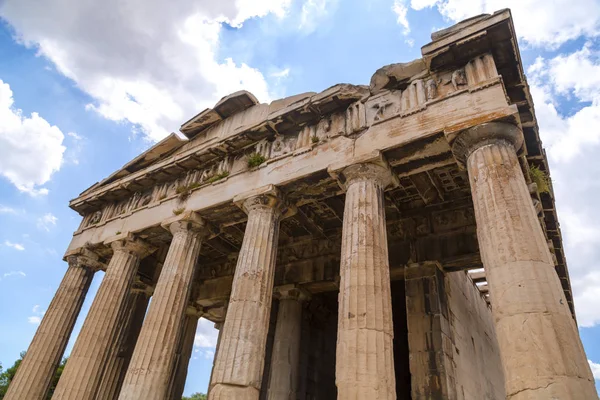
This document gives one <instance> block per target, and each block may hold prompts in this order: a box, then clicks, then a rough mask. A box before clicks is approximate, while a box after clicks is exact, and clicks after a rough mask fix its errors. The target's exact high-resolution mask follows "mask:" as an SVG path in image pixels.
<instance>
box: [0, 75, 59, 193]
mask: <svg viewBox="0 0 600 400" xmlns="http://www.w3.org/2000/svg"><path fill="white" fill-rule="evenodd" d="M63 139H64V135H63V134H62V132H61V131H60V129H58V128H57V127H56V126H51V125H50V124H49V123H48V122H47V121H46V120H45V119H44V118H42V117H40V116H39V115H38V113H35V112H34V113H32V114H31V116H30V117H26V116H23V114H22V112H21V110H19V109H17V108H14V107H13V93H12V90H11V89H10V86H9V85H8V84H7V83H4V82H3V81H2V80H0V174H1V175H3V176H4V177H5V178H7V179H8V180H9V181H10V182H11V183H12V184H14V185H15V186H16V187H17V188H18V189H19V190H20V191H22V192H26V193H29V194H31V195H44V194H47V193H48V189H46V188H43V187H40V185H43V184H45V183H46V182H48V181H49V180H50V177H51V176H52V174H53V173H54V172H56V171H58V170H59V169H60V166H61V164H62V160H63V153H64V151H65V147H64V146H63V145H62V142H63Z"/></svg>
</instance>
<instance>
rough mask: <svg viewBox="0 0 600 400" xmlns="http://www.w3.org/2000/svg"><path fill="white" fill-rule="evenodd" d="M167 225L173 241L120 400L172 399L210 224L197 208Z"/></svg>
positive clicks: (165, 224) (165, 225)
mask: <svg viewBox="0 0 600 400" xmlns="http://www.w3.org/2000/svg"><path fill="white" fill-rule="evenodd" d="M163 226H164V227H166V228H168V229H169V230H170V231H171V233H172V234H173V240H172V242H171V246H169V252H168V253H167V258H166V260H165V263H164V265H163V268H162V271H161V273H160V277H159V279H158V283H157V284H156V289H155V291H154V295H153V297H152V302H151V303H150V308H149V310H148V314H147V316H146V319H145V320H144V325H143V326H142V331H141V333H140V337H139V338H138V341H137V344H136V346H135V350H134V352H133V356H132V358H131V363H130V364H129V368H128V369H127V374H126V375H125V381H124V382H123V387H122V389H121V394H120V395H119V399H120V400H127V399H131V400H134V399H145V400H152V399H156V400H163V399H165V398H167V394H168V393H167V392H168V389H169V384H170V378H171V374H172V371H173V370H174V368H175V362H176V360H175V356H176V352H177V350H178V349H177V345H178V343H179V340H180V337H181V335H182V334H183V330H184V325H183V320H184V317H185V311H186V308H187V305H188V301H189V297H190V293H191V290H192V279H193V277H194V272H195V270H196V263H197V261H198V254H199V253H200V246H201V244H202V237H203V236H204V234H205V233H206V232H207V228H206V226H205V223H204V221H203V220H202V219H201V218H200V217H199V216H198V215H197V214H195V213H189V214H184V215H182V216H178V217H175V218H174V219H172V220H169V221H166V222H165V223H164V224H163Z"/></svg>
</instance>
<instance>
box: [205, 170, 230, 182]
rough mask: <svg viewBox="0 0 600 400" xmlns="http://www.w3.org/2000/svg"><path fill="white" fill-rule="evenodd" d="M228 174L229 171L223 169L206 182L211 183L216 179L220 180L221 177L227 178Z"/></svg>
mask: <svg viewBox="0 0 600 400" xmlns="http://www.w3.org/2000/svg"><path fill="white" fill-rule="evenodd" d="M228 176H229V171H223V172H221V173H219V174H216V175H213V176H212V177H211V178H210V179H209V180H208V181H207V182H208V183H213V182H216V181H220V180H221V179H223V178H227V177H228Z"/></svg>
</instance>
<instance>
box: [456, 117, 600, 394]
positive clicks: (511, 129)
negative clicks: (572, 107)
mask: <svg viewBox="0 0 600 400" xmlns="http://www.w3.org/2000/svg"><path fill="white" fill-rule="evenodd" d="M522 146H523V136H522V133H521V130H520V129H519V128H518V127H516V126H514V125H511V124H507V123H499V122H491V123H486V124H482V125H479V126H476V127H474V128H471V129H468V130H466V131H463V132H462V133H460V135H459V136H458V138H457V139H456V140H455V141H454V143H453V146H452V147H453V151H454V153H455V155H456V157H457V159H458V160H459V162H463V163H465V164H466V166H467V170H468V172H469V182H470V185H471V192H472V196H473V204H474V206H475V219H476V222H477V238H478V241H479V248H480V251H481V256H482V259H483V264H484V266H485V268H486V276H487V280H488V283H489V291H490V296H491V299H492V306H493V307H492V313H493V316H494V321H495V326H496V334H497V336H498V344H499V346H500V357H501V359H502V364H503V367H504V374H505V378H506V394H507V399H511V400H517V399H518V400H521V399H540V400H541V399H554V398H556V399H565V400H566V399H584V398H585V399H588V398H589V399H592V398H596V397H597V393H596V390H595V388H594V379H593V377H592V373H591V370H590V367H589V365H588V363H587V359H586V356H585V352H584V350H583V346H582V344H581V340H580V338H579V334H578V331H577V326H576V324H575V321H574V319H573V317H572V315H571V312H570V310H569V306H568V304H567V301H566V298H565V295H564V292H563V290H562V287H561V284H560V280H559V278H558V275H557V273H556V270H555V269H554V263H553V261H552V257H551V255H550V251H549V249H548V245H547V243H546V238H545V236H544V233H543V231H542V228H541V227H540V224H539V221H538V218H537V216H536V212H535V210H534V206H533V204H532V201H531V197H530V195H529V191H528V189H527V185H526V183H525V179H524V176H523V173H522V171H521V168H520V166H519V163H518V159H517V151H519V150H520V149H521V147H522Z"/></svg>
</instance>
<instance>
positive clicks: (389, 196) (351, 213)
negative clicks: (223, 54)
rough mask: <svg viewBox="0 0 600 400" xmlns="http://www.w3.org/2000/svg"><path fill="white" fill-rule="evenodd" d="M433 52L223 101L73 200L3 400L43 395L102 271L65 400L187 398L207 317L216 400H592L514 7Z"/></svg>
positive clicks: (61, 390)
mask: <svg viewBox="0 0 600 400" xmlns="http://www.w3.org/2000/svg"><path fill="white" fill-rule="evenodd" d="M422 55H423V57H422V58H421V59H418V60H415V61H412V62H409V63H404V64H393V65H388V66H385V67H383V68H381V69H379V70H378V71H377V72H375V74H374V75H373V77H372V79H371V84H370V86H355V85H349V84H340V85H336V86H333V87H331V88H329V89H327V90H325V91H323V92H321V93H303V94H299V95H296V96H292V97H287V98H284V99H281V100H276V101H273V102H272V103H270V104H259V103H258V101H257V100H256V99H255V98H254V96H253V95H252V94H250V93H248V92H245V91H241V92H237V93H233V94H231V95H229V96H227V97H224V98H223V99H222V100H221V101H219V102H218V103H217V104H216V105H215V107H214V108H212V109H207V110H204V111H202V112H201V113H200V114H198V115H196V116H195V117H193V118H192V119H190V120H189V121H187V122H185V123H184V124H183V125H182V126H181V133H183V135H185V136H186V137H187V140H184V139H182V138H180V136H178V135H176V134H172V135H171V136H169V137H167V138H166V139H164V140H163V141H161V142H160V143H158V144H156V145H155V146H154V147H152V148H151V149H150V150H148V151H146V152H145V153H143V154H142V155H140V156H139V157H137V158H135V159H134V160H132V161H131V162H129V163H128V164H127V165H125V166H124V167H123V168H121V169H120V170H119V171H117V172H115V173H114V174H112V175H111V176H109V177H108V178H106V179H104V180H103V181H102V182H99V183H96V184H95V185H93V186H92V187H90V188H89V189H87V190H86V191H85V192H83V193H82V194H81V195H79V197H77V198H76V199H74V200H72V201H71V203H70V206H71V208H73V209H74V210H76V211H77V212H79V213H80V214H81V215H82V216H83V221H82V223H81V226H80V228H79V229H78V230H77V231H76V232H75V233H74V235H73V240H72V242H71V244H70V245H69V248H68V250H67V252H66V255H65V260H66V261H67V262H68V269H67V271H66V273H65V277H64V279H63V281H62V283H61V284H60V287H59V288H58V291H57V292H56V295H55V297H54V299H53V300H52V303H51V304H50V306H49V308H48V311H47V312H46V314H45V316H44V319H43V321H42V323H41V325H40V327H39V329H38V331H37V333H36V335H35V337H34V339H33V341H32V343H31V345H30V347H29V350H28V352H27V355H26V357H25V359H24V360H23V363H22V364H21V367H20V368H19V370H18V373H17V375H16V377H15V379H14V380H13V382H12V383H11V385H10V388H9V392H8V395H7V396H6V399H8V400H23V399H27V400H40V399H43V398H44V397H45V393H46V392H47V390H48V386H49V383H50V380H51V377H52V376H53V373H54V370H55V368H56V366H57V364H58V362H59V360H60V359H61V357H62V356H63V352H64V350H65V346H66V344H67V341H68V339H69V336H70V334H71V331H72V329H73V325H74V322H75V320H76V318H77V316H78V313H79V311H80V309H81V305H82V302H83V301H84V297H85V296H86V292H87V291H88V288H89V286H90V282H91V280H92V278H93V276H94V274H95V272H97V271H99V270H103V271H105V274H104V278H103V279H102V283H101V285H100V288H99V290H98V293H97V294H96V296H95V298H94V300H93V303H92V306H91V308H90V310H89V313H88V315H87V317H86V319H85V323H84V324H83V327H82V329H81V332H80V334H79V336H78V337H77V340H76V343H75V346H74V348H73V351H72V352H71V355H70V358H69V361H68V363H67V365H66V367H65V369H64V372H63V374H62V377H61V379H60V382H59V384H58V386H57V388H56V390H55V392H54V396H53V399H55V400H64V399H74V400H75V399H76V400H95V399H98V400H107V399H108V400H110V399H120V400H133V399H144V400H163V399H179V398H181V394H182V391H183V387H184V383H185V380H186V375H187V366H188V362H189V359H190V354H191V352H192V347H193V341H194V333H195V330H196V326H197V323H198V319H199V318H200V317H202V318H207V319H209V320H210V321H213V322H214V323H215V327H216V328H217V329H219V341H218V345H217V350H216V355H215V361H214V366H213V371H212V376H211V379H210V387H209V399H211V400H217V399H218V400H222V399H227V400H234V399H235V400H246V399H248V400H249V399H253V400H256V399H271V400H284V399H285V400H288V399H310V400H312V399H326V400H330V399H336V398H337V399H341V400H358V399H361V400H362V399H369V400H380V399H504V398H507V399H515V400H517V399H518V400H522V399H539V400H542V399H543V400H547V399H594V398H597V395H596V391H595V388H594V381H593V378H592V374H591V371H590V368H589V366H588V364H587V360H586V356H585V353H584V350H583V347H582V344H581V341H580V338H579V335H578V331H577V327H576V321H575V317H574V308H573V297H572V294H571V289H570V284H569V276H568V271H567V266H566V262H565V257H564V254H563V248H562V243H561V233H560V229H559V224H558V220H557V216H556V211H555V207H554V199H553V194H552V191H551V188H550V191H549V192H544V193H540V191H539V190H538V186H537V185H536V183H535V182H534V181H533V180H532V176H533V174H531V173H530V168H531V167H532V166H535V167H536V168H537V169H539V170H541V171H546V172H547V171H548V164H547V161H546V157H545V154H544V150H543V148H542V147H541V142H540V139H539V136H538V126H537V122H536V118H535V113H534V110H533V102H532V100H531V95H530V92H529V87H528V84H527V81H526V80H525V76H524V74H523V67H522V65H521V61H520V55H519V49H518V47H517V40H516V35H515V32H514V27H513V23H512V19H511V14H510V11H509V10H502V11H499V12H496V13H494V14H493V15H481V16H478V17H475V18H472V19H469V20H466V21H463V22H461V23H459V24H457V25H455V26H453V27H451V28H448V29H445V30H443V31H439V32H435V33H434V34H433V35H432V42H431V43H429V44H427V45H425V46H424V47H423V48H422ZM150 299H151V300H152V301H151V302H150ZM149 303H150V305H149ZM188 379H190V378H188ZM191 379H193V377H191Z"/></svg>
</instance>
